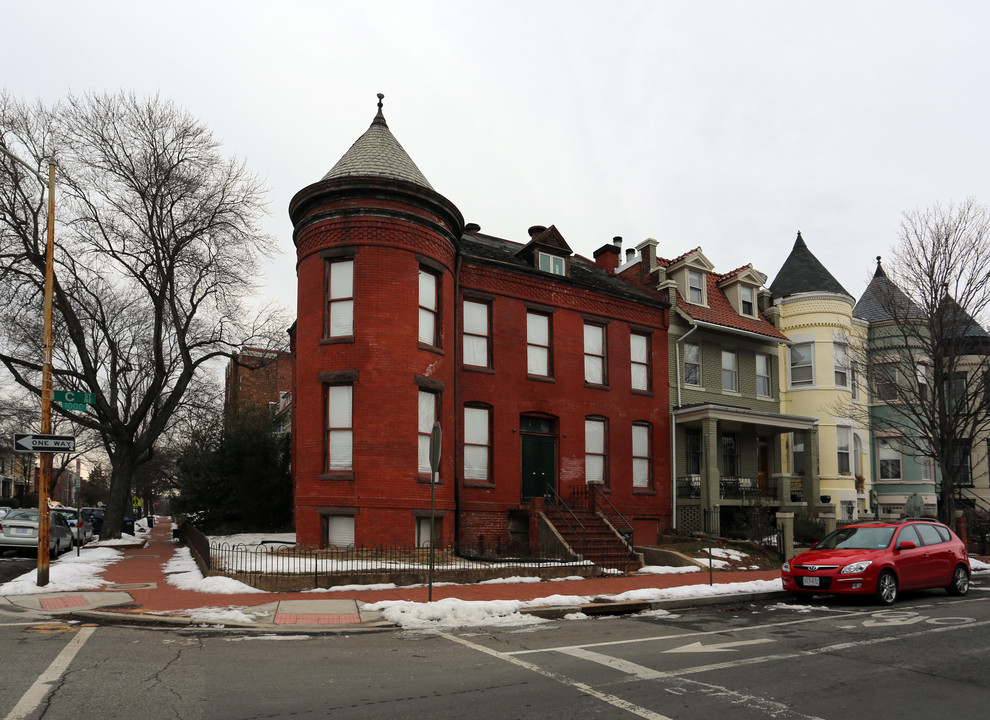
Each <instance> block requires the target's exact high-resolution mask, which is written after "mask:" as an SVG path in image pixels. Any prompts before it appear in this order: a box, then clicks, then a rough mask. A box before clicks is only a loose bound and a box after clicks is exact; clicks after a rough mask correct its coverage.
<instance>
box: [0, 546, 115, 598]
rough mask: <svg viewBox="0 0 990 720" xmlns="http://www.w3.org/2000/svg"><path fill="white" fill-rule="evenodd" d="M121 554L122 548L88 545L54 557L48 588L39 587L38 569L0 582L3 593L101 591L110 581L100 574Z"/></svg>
mask: <svg viewBox="0 0 990 720" xmlns="http://www.w3.org/2000/svg"><path fill="white" fill-rule="evenodd" d="M121 557H123V553H121V552H120V551H119V550H114V549H113V548H109V547H93V546H91V545H87V546H85V547H83V548H82V549H81V550H80V552H79V555H78V556H76V553H75V552H74V551H73V552H68V553H65V554H64V555H62V556H60V557H59V558H58V559H57V560H54V561H53V562H52V563H51V564H50V565H49V567H48V584H47V585H45V586H44V587H40V586H38V584H37V580H38V570H37V569H34V570H31V571H29V572H27V573H24V574H23V575H21V576H20V577H18V578H14V579H13V580H11V581H9V582H6V583H3V584H2V585H0V595H35V594H38V593H53V592H71V591H75V590H97V589H99V588H101V587H103V586H104V585H107V584H108V583H107V581H106V580H104V579H103V578H101V577H100V573H101V572H102V571H103V569H104V568H105V567H106V566H107V565H110V564H112V563H115V562H117V561H118V560H119V559H120V558H121Z"/></svg>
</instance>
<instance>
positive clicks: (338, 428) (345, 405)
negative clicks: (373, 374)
mask: <svg viewBox="0 0 990 720" xmlns="http://www.w3.org/2000/svg"><path fill="white" fill-rule="evenodd" d="M353 397H354V388H353V386H351V385H327V386H326V407H327V415H326V418H327V421H326V428H325V429H326V440H325V450H324V452H325V455H326V462H325V464H324V467H325V469H326V470H327V471H333V470H351V469H353V449H354V428H353V420H352V417H353V415H352V407H353Z"/></svg>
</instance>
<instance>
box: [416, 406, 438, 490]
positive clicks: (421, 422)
mask: <svg viewBox="0 0 990 720" xmlns="http://www.w3.org/2000/svg"><path fill="white" fill-rule="evenodd" d="M439 399H440V396H439V395H438V394H437V393H434V392H430V391H428V390H420V391H419V419H418V427H417V431H418V436H419V452H418V454H417V468H416V469H417V471H418V472H420V473H426V474H430V472H431V468H430V436H431V435H432V433H433V423H435V422H436V419H437V403H438V402H439Z"/></svg>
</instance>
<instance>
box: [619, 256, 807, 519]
mask: <svg viewBox="0 0 990 720" xmlns="http://www.w3.org/2000/svg"><path fill="white" fill-rule="evenodd" d="M657 247H658V243H657V241H656V240H653V239H648V240H646V241H644V242H643V243H641V244H640V245H638V246H637V247H636V249H635V251H634V252H632V253H630V254H628V255H627V258H626V262H625V263H624V264H623V266H622V267H620V268H619V275H620V277H624V278H629V279H630V280H631V281H633V282H636V283H639V284H641V285H643V286H645V287H649V288H651V289H653V290H655V291H656V292H659V293H662V294H664V295H665V296H666V297H667V299H668V301H669V302H670V304H671V316H670V329H669V331H668V346H667V355H668V358H669V362H668V366H667V369H668V384H669V387H670V402H671V423H672V425H673V428H674V432H673V434H672V438H673V440H672V447H671V457H672V463H671V476H672V477H671V484H672V486H673V487H674V488H675V496H674V505H675V512H676V525H677V529H678V530H679V531H681V532H695V531H704V532H714V533H718V534H723V535H731V534H736V533H741V534H745V533H746V530H747V529H748V528H746V527H745V526H746V525H747V524H748V523H753V522H754V521H757V518H756V517H754V514H755V513H761V512H762V513H764V516H763V520H764V522H766V521H767V519H768V518H769V514H768V513H771V512H773V511H776V510H791V511H793V510H795V509H801V508H802V505H801V504H802V503H803V502H804V500H803V498H802V497H801V496H800V495H795V494H792V492H791V479H790V476H789V475H788V474H786V469H787V468H786V465H785V462H784V459H783V458H782V456H781V454H780V448H781V447H782V446H783V444H784V443H783V441H782V438H785V437H790V436H791V435H792V434H795V433H796V434H799V435H800V436H802V437H803V436H804V435H805V434H808V435H810V436H814V435H815V433H816V429H817V419H816V418H814V417H804V416H799V415H795V414H785V413H782V412H781V388H780V384H779V381H778V378H779V375H780V372H779V363H780V348H781V347H782V346H785V345H786V344H787V343H788V339H787V337H786V335H784V334H783V333H782V332H781V331H780V330H778V329H777V328H776V327H775V326H774V325H773V323H771V322H770V321H769V320H768V319H767V317H766V316H765V314H764V312H763V311H764V309H765V307H766V305H767V302H768V299H769V295H768V293H767V291H766V289H765V288H764V284H765V282H766V276H765V275H763V273H761V272H759V271H758V270H756V269H755V268H754V267H753V266H752V265H745V266H743V267H739V268H736V269H734V270H731V271H729V272H717V271H716V269H715V265H714V263H712V262H711V260H709V259H708V257H707V256H706V255H705V253H704V252H703V251H702V249H701V248H700V247H699V248H695V249H693V250H690V251H688V252H686V253H683V254H681V255H679V256H677V257H675V258H673V259H667V258H663V257H660V256H658V254H657ZM809 446H810V448H811V452H812V453H813V452H814V448H815V447H816V445H815V443H809ZM811 464H812V465H814V463H813V462H812V463H811Z"/></svg>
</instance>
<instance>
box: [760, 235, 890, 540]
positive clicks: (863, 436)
mask: <svg viewBox="0 0 990 720" xmlns="http://www.w3.org/2000/svg"><path fill="white" fill-rule="evenodd" d="M769 294H770V305H769V306H768V307H767V309H766V313H767V317H768V318H769V319H770V320H771V321H772V322H773V323H774V325H775V326H776V327H777V329H778V330H780V332H781V333H783V335H785V336H786V337H787V339H788V342H787V344H785V345H781V348H780V351H779V356H778V360H779V365H778V367H779V369H780V378H779V380H780V387H781V401H782V402H781V411H782V412H784V413H788V414H791V413H793V414H796V415H801V416H810V417H815V418H817V419H818V425H817V427H818V432H817V433H799V432H795V433H791V434H790V435H785V436H782V445H781V447H780V449H779V450H780V454H781V458H782V460H783V462H784V465H785V468H786V472H787V474H788V475H789V477H790V479H791V482H792V492H793V493H794V494H800V496H801V497H802V498H803V500H804V502H805V503H806V504H807V507H808V510H809V512H810V513H811V514H812V515H815V516H818V517H820V518H823V519H826V520H827V521H830V522H838V523H842V522H852V521H854V520H857V519H859V518H860V517H865V516H872V512H871V511H870V507H869V486H870V480H871V471H870V467H869V462H868V442H869V427H868V425H867V424H866V423H865V422H864V420H863V419H862V417H861V416H860V414H858V413H855V412H852V411H851V410H850V408H851V407H853V406H858V405H860V404H863V403H866V402H867V401H868V398H867V396H866V394H865V392H864V388H863V381H862V378H861V377H860V376H859V373H858V372H857V365H856V363H854V362H852V358H853V357H854V356H856V355H857V353H861V348H862V347H863V346H864V344H865V340H866V323H865V322H863V321H861V320H857V319H856V318H854V317H853V312H852V310H853V307H854V306H855V300H854V299H853V296H852V295H851V294H850V293H849V292H848V291H847V290H846V289H845V288H844V287H842V285H841V284H840V283H839V282H838V281H837V280H836V279H835V277H833V276H832V274H831V273H830V272H829V271H828V270H827V269H826V268H825V266H824V265H822V263H821V262H820V261H819V260H818V258H817V257H815V255H814V253H812V252H811V250H810V249H809V247H808V245H807V243H806V242H805V240H804V238H803V237H802V236H801V233H798V234H797V238H796V240H795V241H794V246H793V247H792V249H791V252H790V254H789V255H788V256H787V258H786V259H785V261H784V263H783V265H782V266H781V268H780V270H779V271H778V272H777V274H776V276H775V277H774V280H773V282H772V283H771V284H770V288H769ZM815 457H817V462H815V460H814V458H815Z"/></svg>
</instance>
